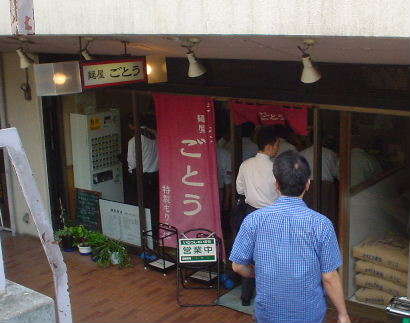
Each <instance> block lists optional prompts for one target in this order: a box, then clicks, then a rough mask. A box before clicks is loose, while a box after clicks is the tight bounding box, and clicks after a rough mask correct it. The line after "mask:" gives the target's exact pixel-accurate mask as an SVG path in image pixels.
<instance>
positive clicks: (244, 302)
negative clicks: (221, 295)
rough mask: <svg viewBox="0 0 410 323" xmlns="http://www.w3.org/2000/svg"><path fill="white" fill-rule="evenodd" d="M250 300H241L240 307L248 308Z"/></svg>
mask: <svg viewBox="0 0 410 323" xmlns="http://www.w3.org/2000/svg"><path fill="white" fill-rule="evenodd" d="M250 305H251V300H250V299H243V298H242V306H250Z"/></svg>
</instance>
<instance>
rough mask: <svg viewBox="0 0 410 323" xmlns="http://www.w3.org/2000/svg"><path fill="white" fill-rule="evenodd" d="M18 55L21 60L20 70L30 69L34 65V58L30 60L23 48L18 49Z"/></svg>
mask: <svg viewBox="0 0 410 323" xmlns="http://www.w3.org/2000/svg"><path fill="white" fill-rule="evenodd" d="M16 52H17V55H18V56H19V58H20V68H21V69H26V68H28V67H29V66H30V65H32V64H33V63H34V60H33V59H32V58H30V57H29V56H28V55H27V54H26V53H25V52H24V50H23V48H18V49H17V50H16Z"/></svg>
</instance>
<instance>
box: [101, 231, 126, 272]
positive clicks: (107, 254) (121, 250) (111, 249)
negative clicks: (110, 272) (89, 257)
mask: <svg viewBox="0 0 410 323" xmlns="http://www.w3.org/2000/svg"><path fill="white" fill-rule="evenodd" d="M105 238H106V237H105ZM93 253H94V255H95V256H94V257H95V260H96V262H97V263H98V264H99V265H100V266H102V267H108V266H109V265H110V264H111V263H112V256H113V254H115V257H116V258H117V259H118V262H119V263H118V265H119V267H120V268H124V267H131V266H132V264H131V258H130V255H129V254H128V251H127V248H126V247H125V245H124V244H122V243H121V242H118V241H114V240H111V239H108V238H106V240H104V241H103V239H101V241H100V243H98V244H97V245H96V246H95V247H93Z"/></svg>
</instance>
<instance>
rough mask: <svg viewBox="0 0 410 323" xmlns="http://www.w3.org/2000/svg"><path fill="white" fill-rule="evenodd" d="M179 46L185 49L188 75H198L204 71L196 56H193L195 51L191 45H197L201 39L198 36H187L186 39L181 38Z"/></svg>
mask: <svg viewBox="0 0 410 323" xmlns="http://www.w3.org/2000/svg"><path fill="white" fill-rule="evenodd" d="M181 41H182V43H181V47H184V48H186V49H187V51H188V52H187V53H186V57H187V58H188V62H189V68H188V76H189V77H198V76H201V75H203V74H205V73H206V68H205V67H204V66H203V65H202V64H201V63H199V62H198V60H197V58H196V57H195V53H194V51H193V47H195V46H196V45H198V44H199V43H200V42H201V40H200V39H199V38H188V39H183V40H182V39H181Z"/></svg>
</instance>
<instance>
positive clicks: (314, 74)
mask: <svg viewBox="0 0 410 323" xmlns="http://www.w3.org/2000/svg"><path fill="white" fill-rule="evenodd" d="M303 43H304V45H305V46H304V47H303V48H302V47H300V46H298V49H299V50H300V51H301V52H302V64H303V71H302V75H301V77H300V80H301V82H302V83H315V82H317V81H319V80H320V79H321V77H322V75H321V74H320V72H319V70H318V69H317V68H315V67H314V66H313V64H312V59H311V57H310V55H309V54H308V53H307V50H308V49H309V48H310V47H312V46H313V44H314V43H315V41H314V40H312V39H307V40H305V41H304V42H303Z"/></svg>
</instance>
